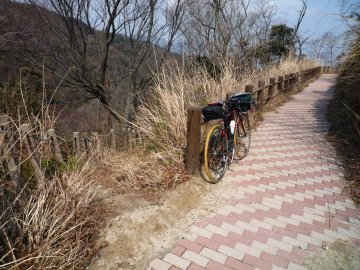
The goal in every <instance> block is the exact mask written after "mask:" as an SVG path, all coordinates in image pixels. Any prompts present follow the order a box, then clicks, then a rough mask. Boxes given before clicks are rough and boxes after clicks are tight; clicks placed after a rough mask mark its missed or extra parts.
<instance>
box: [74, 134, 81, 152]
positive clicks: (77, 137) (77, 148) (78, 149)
mask: <svg viewBox="0 0 360 270" xmlns="http://www.w3.org/2000/svg"><path fill="white" fill-rule="evenodd" d="M73 138H74V148H75V155H76V156H77V157H80V156H81V146H80V135H79V132H73Z"/></svg>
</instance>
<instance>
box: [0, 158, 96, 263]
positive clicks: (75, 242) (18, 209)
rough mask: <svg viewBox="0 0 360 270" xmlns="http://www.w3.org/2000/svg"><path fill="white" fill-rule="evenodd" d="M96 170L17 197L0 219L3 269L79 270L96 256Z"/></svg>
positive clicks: (59, 178)
mask: <svg viewBox="0 0 360 270" xmlns="http://www.w3.org/2000/svg"><path fill="white" fill-rule="evenodd" d="M91 166H92V164H91V162H87V163H86V164H85V165H84V166H81V168H79V169H78V170H76V171H74V172H70V173H66V174H64V175H62V176H57V177H54V178H53V179H49V180H46V181H45V182H44V183H43V185H41V186H40V185H38V186H37V187H36V188H35V189H34V190H31V193H30V194H29V195H28V196H25V195H24V193H20V194H17V196H16V198H14V200H13V201H12V202H11V203H10V205H9V206H8V207H7V208H6V209H5V211H4V212H3V213H2V215H1V221H2V222H1V224H2V225H1V226H0V231H1V233H2V239H6V240H7V241H6V247H5V248H3V249H2V250H1V254H2V257H1V261H0V262H1V264H0V269H79V268H81V266H82V265H83V264H84V262H85V261H86V259H87V258H89V257H91V255H93V254H94V252H95V250H94V248H95V244H94V243H95V239H96V237H97V233H98V232H97V228H98V227H99V224H98V223H99V220H101V219H99V214H100V213H99V207H98V206H96V205H94V204H93V201H94V195H95V192H96V185H95V183H94V181H93V180H92V177H91V173H90V172H91V170H90V167H91ZM25 189H26V187H24V189H23V192H25Z"/></svg>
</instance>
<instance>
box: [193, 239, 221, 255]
mask: <svg viewBox="0 0 360 270" xmlns="http://www.w3.org/2000/svg"><path fill="white" fill-rule="evenodd" d="M195 242H196V243H197V244H199V245H202V246H205V247H207V248H210V249H212V250H217V249H218V248H219V247H220V246H221V244H220V243H218V242H215V241H213V240H211V239H208V238H206V237H203V236H198V237H197V238H196V239H195ZM193 251H194V250H193ZM194 252H195V251H194Z"/></svg>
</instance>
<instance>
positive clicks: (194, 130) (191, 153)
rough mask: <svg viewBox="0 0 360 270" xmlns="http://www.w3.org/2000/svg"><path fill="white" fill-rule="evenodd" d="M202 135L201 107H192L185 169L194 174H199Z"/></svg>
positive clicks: (188, 124) (189, 112) (189, 111)
mask: <svg viewBox="0 0 360 270" xmlns="http://www.w3.org/2000/svg"><path fill="white" fill-rule="evenodd" d="M200 137H201V108H196V107H191V108H189V109H188V121H187V147H186V158H185V169H186V170H187V172H188V173H190V174H192V175H198V174H199V167H200Z"/></svg>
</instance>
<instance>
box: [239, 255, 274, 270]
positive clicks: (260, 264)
mask: <svg viewBox="0 0 360 270" xmlns="http://www.w3.org/2000/svg"><path fill="white" fill-rule="evenodd" d="M243 262H245V263H247V264H249V265H251V266H254V267H255V268H260V269H264V270H267V269H268V270H270V269H271V267H272V265H271V264H270V263H269V262H265V261H263V260H262V259H260V258H256V257H254V256H251V255H249V254H246V255H245V257H244V259H243Z"/></svg>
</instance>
